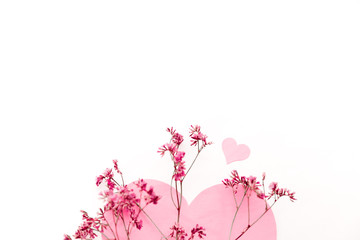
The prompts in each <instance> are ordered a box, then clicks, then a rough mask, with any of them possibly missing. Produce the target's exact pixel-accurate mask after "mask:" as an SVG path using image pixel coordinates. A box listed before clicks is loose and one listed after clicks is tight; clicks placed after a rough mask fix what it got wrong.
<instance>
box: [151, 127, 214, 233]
mask: <svg viewBox="0 0 360 240" xmlns="http://www.w3.org/2000/svg"><path fill="white" fill-rule="evenodd" d="M166 130H167V132H169V133H170V134H171V139H170V142H169V143H165V144H164V145H162V146H161V147H160V148H159V150H158V153H160V155H161V156H164V154H165V152H169V153H170V157H171V160H172V161H173V163H174V169H173V175H172V179H171V181H170V195H171V199H172V202H173V204H174V206H175V208H176V210H177V219H176V223H175V224H174V225H173V226H172V227H171V228H170V229H171V230H172V232H171V234H170V235H169V237H173V238H175V239H176V240H182V239H185V237H186V236H187V234H186V233H185V230H184V229H183V228H182V227H181V225H180V216H181V204H182V198H183V181H184V179H185V177H186V176H187V175H188V173H189V171H190V169H191V168H192V166H193V165H194V163H195V161H196V159H197V158H198V156H199V154H200V152H201V151H202V150H203V148H204V147H206V146H208V145H210V144H212V142H208V141H207V136H206V135H205V134H203V133H202V132H201V128H200V126H198V125H195V126H193V125H191V127H190V132H189V133H190V135H189V137H190V138H191V140H190V143H191V144H190V146H197V154H196V156H195V158H194V159H193V161H192V163H191V165H190V167H189V169H188V170H187V171H186V172H185V170H186V168H185V161H184V156H185V152H182V151H179V147H180V145H181V144H182V142H183V140H184V137H183V136H182V135H181V134H179V133H178V132H177V131H176V130H175V129H174V128H173V127H171V128H167V129H166ZM173 180H175V183H174V184H175V198H174V196H173ZM204 231H205V228H203V227H201V226H199V225H198V224H197V225H196V227H195V228H193V229H192V231H191V236H190V238H189V239H194V237H195V234H196V233H198V237H199V238H203V237H204V236H206V234H205V233H204Z"/></svg>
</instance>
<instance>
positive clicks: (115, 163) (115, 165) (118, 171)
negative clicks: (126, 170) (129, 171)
mask: <svg viewBox="0 0 360 240" xmlns="http://www.w3.org/2000/svg"><path fill="white" fill-rule="evenodd" d="M113 163H114V168H115V170H116V172H117V173H118V174H120V175H122V172H121V171H120V170H119V167H118V164H117V163H118V160H116V159H114V160H113Z"/></svg>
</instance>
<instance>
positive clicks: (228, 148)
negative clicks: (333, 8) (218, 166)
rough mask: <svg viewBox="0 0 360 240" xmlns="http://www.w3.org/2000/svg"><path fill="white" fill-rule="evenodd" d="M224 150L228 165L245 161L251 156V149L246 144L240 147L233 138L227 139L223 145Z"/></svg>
mask: <svg viewBox="0 0 360 240" xmlns="http://www.w3.org/2000/svg"><path fill="white" fill-rule="evenodd" d="M222 149H223V152H224V155H225V158H226V162H227V164H230V163H232V162H236V161H242V160H245V159H247V158H248V157H249V155H250V148H249V147H248V146H246V145H245V144H239V145H238V144H237V143H236V141H235V139H233V138H226V139H225V140H224V141H223V143H222Z"/></svg>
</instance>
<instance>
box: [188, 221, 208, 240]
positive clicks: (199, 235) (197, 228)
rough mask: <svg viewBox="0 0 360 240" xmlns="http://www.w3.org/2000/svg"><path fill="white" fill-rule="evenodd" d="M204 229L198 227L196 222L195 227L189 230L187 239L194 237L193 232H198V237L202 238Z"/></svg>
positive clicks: (190, 239)
mask: <svg viewBox="0 0 360 240" xmlns="http://www.w3.org/2000/svg"><path fill="white" fill-rule="evenodd" d="M204 231H205V228H203V227H200V226H199V224H196V227H195V228H193V229H192V230H191V236H190V238H189V240H192V239H194V237H195V234H198V237H199V238H203V237H204V236H206V234H205V233H204Z"/></svg>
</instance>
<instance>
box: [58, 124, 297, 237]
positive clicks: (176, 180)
mask: <svg viewBox="0 0 360 240" xmlns="http://www.w3.org/2000/svg"><path fill="white" fill-rule="evenodd" d="M166 131H167V132H169V133H170V134H171V139H170V141H169V142H168V143H165V144H164V145H162V146H161V147H160V148H159V149H158V153H160V155H161V156H164V155H165V153H167V152H168V153H169V154H170V158H171V160H172V162H173V169H172V179H171V182H170V185H171V188H170V196H171V201H172V203H173V204H174V207H175V209H176V211H177V217H176V222H175V224H174V225H173V226H171V227H170V234H169V235H167V236H166V235H165V234H164V233H163V231H162V230H161V229H160V228H159V227H158V226H157V225H156V223H155V222H154V221H153V220H152V219H151V217H150V216H149V214H147V213H146V210H145V209H146V207H147V206H149V205H151V204H152V205H156V204H158V202H159V200H160V198H161V197H160V196H159V195H157V194H155V191H154V188H153V187H152V186H149V185H148V183H147V182H146V181H144V180H143V179H140V180H138V181H136V182H134V183H132V184H129V185H126V184H125V181H124V178H123V173H122V172H121V171H120V170H119V166H118V161H117V160H113V169H110V168H107V169H106V170H105V171H104V172H103V174H101V175H99V176H98V177H97V178H96V185H97V186H100V185H102V186H104V187H105V190H103V191H102V192H101V193H100V196H101V198H102V199H103V200H104V202H105V203H104V206H103V208H101V209H100V212H99V213H98V216H97V217H96V218H92V217H90V216H89V215H88V213H87V212H85V211H81V212H82V219H83V222H82V224H81V225H80V226H79V227H78V229H77V231H76V232H75V234H74V235H73V237H74V238H75V239H82V240H89V239H94V238H95V237H97V236H98V235H99V234H101V235H102V236H103V237H104V238H106V239H108V240H120V239H127V240H130V239H131V233H132V231H133V230H134V229H135V231H137V230H141V229H142V227H143V219H142V218H143V217H145V216H146V217H147V218H148V219H149V220H150V222H151V223H152V224H153V225H154V226H155V227H156V229H157V230H158V232H159V235H161V239H165V240H170V239H175V240H194V239H195V238H197V239H203V238H205V237H206V233H205V228H204V227H202V226H200V225H199V224H196V226H195V227H194V228H192V229H191V231H188V232H187V231H186V230H185V229H184V227H182V224H181V210H182V199H183V182H184V179H185V178H186V176H187V175H188V174H189V171H190V169H191V168H192V167H193V165H194V163H195V161H196V160H197V159H198V156H199V154H200V152H201V151H202V150H203V149H204V148H205V147H206V146H208V145H210V144H212V142H209V141H208V140H207V135H205V134H204V133H203V132H202V131H201V128H200V126H198V125H194V126H193V125H191V127H190V132H189V138H190V146H195V147H197V154H196V156H195V158H194V159H193V160H192V162H191V164H190V167H189V168H188V169H187V170H186V167H185V160H184V157H185V152H184V151H180V150H179V149H180V145H181V144H182V143H183V142H184V137H183V135H181V134H180V133H178V132H177V131H176V130H175V129H174V128H173V127H171V128H167V129H166ZM116 173H117V174H119V175H120V177H121V184H119V183H118V182H117V181H116V180H115V177H114V174H116ZM264 180H265V173H264V174H263V176H262V181H261V183H260V181H258V180H257V178H256V177H253V176H250V177H245V176H239V174H238V172H237V171H236V170H234V171H232V172H231V176H230V178H229V179H224V180H223V181H222V182H223V184H224V185H225V187H226V188H231V189H232V194H233V197H234V201H235V205H236V211H235V215H234V218H233V221H232V224H231V228H230V233H229V240H230V237H231V236H232V235H231V233H232V229H233V226H234V222H235V219H236V216H237V213H238V211H239V209H240V207H241V205H242V203H243V201H244V199H245V201H246V199H247V207H248V224H247V226H246V227H245V228H244V230H243V231H242V232H241V234H240V235H239V236H237V237H236V238H235V240H237V239H239V238H241V237H242V236H243V235H244V234H245V233H246V232H247V231H248V229H250V228H251V227H252V226H253V225H254V224H255V223H256V222H257V221H258V220H259V219H260V218H261V217H263V216H264V214H266V212H268V211H269V210H270V209H271V207H272V206H273V205H274V204H275V203H276V202H277V200H278V199H279V198H280V197H283V196H286V197H289V198H290V200H291V201H295V200H296V198H295V196H294V195H295V193H294V192H291V191H290V190H288V189H286V188H279V187H278V184H277V183H276V182H272V183H271V184H270V187H269V188H270V192H269V193H268V195H265V185H264ZM173 184H174V186H173ZM239 188H241V190H243V191H242V193H243V194H242V196H241V194H238V193H239V192H240V191H239ZM261 188H262V189H261ZM252 193H255V194H256V196H257V197H258V198H259V199H262V200H263V201H264V205H265V209H264V212H263V213H262V214H261V215H260V216H259V217H258V218H257V219H255V220H254V221H252V222H251V221H250V219H252V218H250V214H251V211H250V200H249V199H250V197H251V194H252ZM239 195H240V199H237V198H238V197H239ZM270 199H273V200H274V201H273V204H272V205H270V206H269V205H268V203H267V201H268V200H270ZM141 213H143V214H141ZM252 220H253V219H252ZM64 240H72V239H71V237H70V236H69V235H64Z"/></svg>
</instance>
